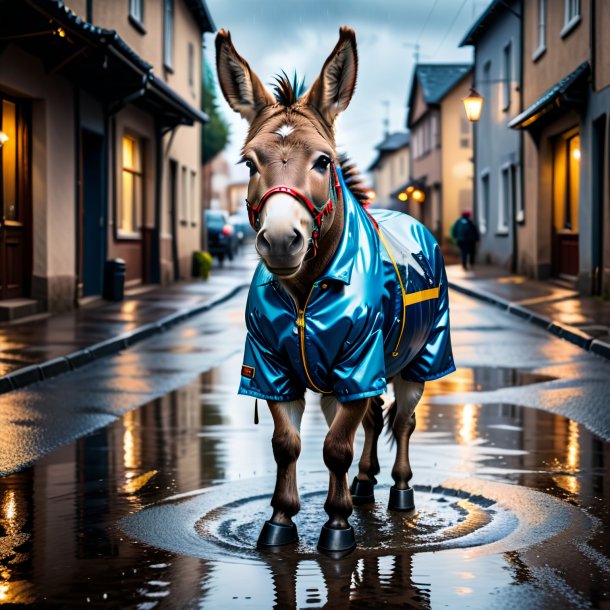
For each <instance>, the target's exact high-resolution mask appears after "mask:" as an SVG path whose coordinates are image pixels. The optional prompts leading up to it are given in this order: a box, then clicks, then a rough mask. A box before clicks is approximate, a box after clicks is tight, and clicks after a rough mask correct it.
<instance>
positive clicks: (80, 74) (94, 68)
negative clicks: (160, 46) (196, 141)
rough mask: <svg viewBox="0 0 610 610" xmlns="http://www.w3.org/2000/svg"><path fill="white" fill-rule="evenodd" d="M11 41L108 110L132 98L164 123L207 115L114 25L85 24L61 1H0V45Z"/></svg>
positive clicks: (187, 121) (171, 124)
mask: <svg viewBox="0 0 610 610" xmlns="http://www.w3.org/2000/svg"><path fill="white" fill-rule="evenodd" d="M10 43H12V44H15V45H18V46H20V47H21V48H23V49H24V50H25V51H26V52H28V53H30V54H31V55H34V56H35V57H38V58H40V60H41V61H42V63H43V65H44V68H45V71H46V72H47V73H48V74H54V73H59V74H62V75H63V76H66V77H67V78H69V79H70V80H72V81H73V82H75V83H76V84H78V85H79V86H80V87H82V89H84V90H85V91H87V92H88V93H89V94H91V95H92V96H93V97H95V98H96V99H98V100H100V101H101V102H102V103H104V104H105V105H106V107H107V109H108V110H109V111H110V112H116V111H118V110H119V109H120V108H122V107H123V106H125V105H126V104H127V103H133V104H135V105H137V106H139V107H141V108H143V109H145V110H146V111H148V112H150V113H152V114H154V115H155V116H156V117H157V118H158V119H159V121H160V124H161V125H162V127H165V128H171V127H174V126H176V125H192V124H194V123H195V122H196V121H200V122H206V121H207V120H208V117H207V116H206V115H205V114H204V113H203V112H201V111H200V110H199V109H197V108H195V107H194V106H192V105H191V104H189V103H188V102H187V101H186V100H184V99H183V98H182V97H181V96H179V95H178V94H177V93H176V92H175V91H173V90H172V89H171V88H170V87H168V86H167V85H166V84H165V83H164V82H163V81H162V80H161V79H159V78H158V77H157V76H156V75H155V74H154V73H153V68H152V66H151V65H150V64H149V63H148V62H146V61H144V60H143V59H142V58H141V57H140V56H139V55H138V54H137V53H136V52H135V51H134V50H133V49H131V47H129V45H127V44H126V43H125V41H124V40H123V39H122V38H121V37H120V36H119V35H118V34H117V33H116V32H115V31H114V30H108V29H105V28H99V27H96V26H94V25H92V24H90V23H87V22H86V21H84V20H83V19H81V18H80V17H79V16H78V15H76V14H75V13H73V12H72V11H71V10H70V9H69V8H68V7H67V6H66V5H65V4H64V3H63V2H61V1H60V0H21V1H19V2H14V1H13V0H0V49H2V47H3V46H5V45H7V44H10Z"/></svg>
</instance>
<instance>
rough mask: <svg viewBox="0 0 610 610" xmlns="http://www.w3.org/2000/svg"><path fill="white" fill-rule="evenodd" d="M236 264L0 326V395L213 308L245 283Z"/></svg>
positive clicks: (242, 267) (245, 274)
mask: <svg viewBox="0 0 610 610" xmlns="http://www.w3.org/2000/svg"><path fill="white" fill-rule="evenodd" d="M242 262H243V261H239V262H238V263H237V264H235V265H233V266H229V267H227V268H226V269H215V270H214V271H213V272H212V275H211V277H210V279H209V280H208V281H206V282H204V281H201V280H193V281H188V282H179V283H176V284H172V285H169V286H153V287H148V286H147V287H140V288H138V289H134V290H131V291H127V292H126V294H125V299H124V300H123V301H121V302H118V303H116V302H109V301H104V300H101V299H100V300H99V301H95V302H94V303H91V304H89V305H87V306H84V307H82V308H80V309H77V310H75V311H71V312H68V313H65V314H59V315H55V316H46V317H42V316H37V317H34V318H32V319H30V320H24V321H22V322H16V323H13V324H2V325H0V394H2V393H4V392H9V391H11V390H15V389H18V388H22V387H25V386H27V385H29V384H31V383H35V382H36V381H41V380H43V379H48V378H50V377H54V376H56V375H60V374H62V373H66V372H68V371H70V370H73V369H75V368H78V367H80V366H83V365H85V364H88V363H89V362H92V361H93V360H95V359H97V358H100V357H102V356H106V355H108V354H112V353H115V352H118V351H119V350H121V349H124V348H126V347H128V346H130V345H133V344H134V343H137V342H138V341H141V340H142V339H145V338H147V337H150V336H151V335H154V334H156V333H160V332H162V331H163V330H166V329H167V328H168V327H170V326H172V325H174V324H176V323H178V322H181V321H182V320H184V319H186V318H188V317H190V316H193V315H196V314H199V313H201V312H203V311H207V310H208V309H210V308H212V307H214V306H215V305H218V304H220V303H222V302H224V301H226V300H228V299H230V298H231V297H233V296H234V295H235V294H237V292H239V291H240V290H242V289H243V288H246V287H247V286H248V285H249V283H250V277H251V275H252V270H251V269H249V268H248V267H247V265H246V264H241V263H242Z"/></svg>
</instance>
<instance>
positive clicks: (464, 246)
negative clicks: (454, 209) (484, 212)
mask: <svg viewBox="0 0 610 610" xmlns="http://www.w3.org/2000/svg"><path fill="white" fill-rule="evenodd" d="M451 237H453V239H454V240H455V242H456V243H457V245H458V248H459V249H460V253H461V255H462V267H463V268H464V269H468V266H469V265H470V267H474V257H475V254H476V248H477V242H478V241H479V230H478V229H477V226H476V225H475V224H474V222H472V220H471V218H470V212H469V211H468V210H464V211H463V212H462V215H461V216H460V218H458V219H457V220H456V221H455V222H454V223H453V226H452V227H451Z"/></svg>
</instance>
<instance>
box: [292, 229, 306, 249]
mask: <svg viewBox="0 0 610 610" xmlns="http://www.w3.org/2000/svg"><path fill="white" fill-rule="evenodd" d="M303 241H304V240H303V236H302V235H301V234H300V233H299V232H298V231H296V230H295V232H294V237H293V238H292V241H291V242H290V244H289V245H288V252H289V253H290V254H294V253H295V252H298V251H299V250H300V249H301V248H302V247H303Z"/></svg>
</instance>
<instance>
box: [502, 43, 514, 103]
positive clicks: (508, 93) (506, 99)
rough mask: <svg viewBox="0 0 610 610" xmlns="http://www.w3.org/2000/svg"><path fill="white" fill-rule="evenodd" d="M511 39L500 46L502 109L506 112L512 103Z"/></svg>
mask: <svg viewBox="0 0 610 610" xmlns="http://www.w3.org/2000/svg"><path fill="white" fill-rule="evenodd" d="M512 88H513V41H512V40H509V41H508V42H507V43H506V44H505V45H504V47H502V111H503V112H508V111H509V110H510V106H511V103H512Z"/></svg>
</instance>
